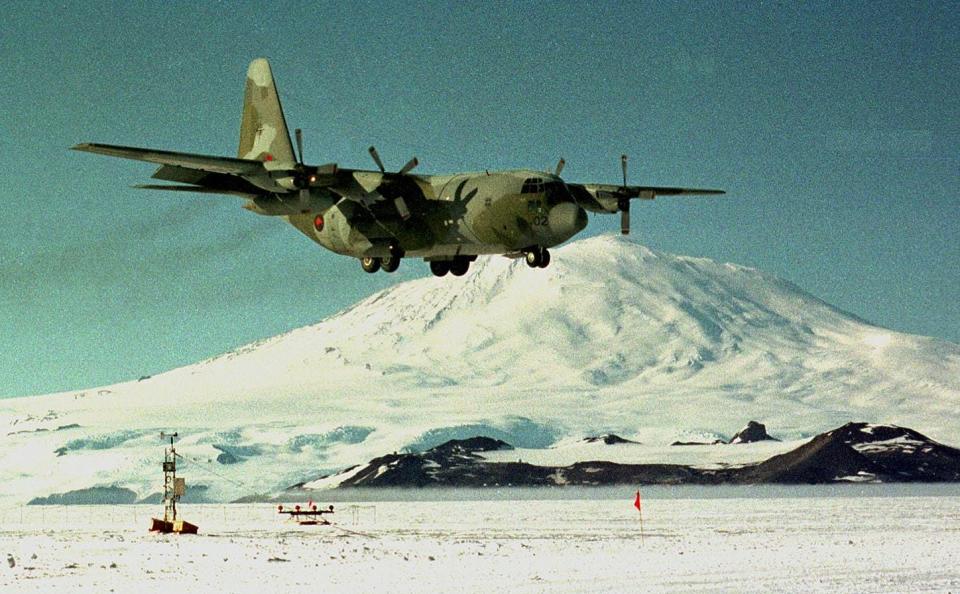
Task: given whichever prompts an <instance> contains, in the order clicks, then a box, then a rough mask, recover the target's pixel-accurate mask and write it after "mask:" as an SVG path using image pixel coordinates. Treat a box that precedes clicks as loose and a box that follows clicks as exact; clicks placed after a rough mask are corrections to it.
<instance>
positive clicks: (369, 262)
mask: <svg viewBox="0 0 960 594" xmlns="http://www.w3.org/2000/svg"><path fill="white" fill-rule="evenodd" d="M360 267H361V268H363V271H364V272H369V273H370V274H373V273H374V272H376V271H378V270H380V258H373V257H370V256H367V257H366V258H360Z"/></svg>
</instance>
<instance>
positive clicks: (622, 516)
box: [0, 487, 960, 593]
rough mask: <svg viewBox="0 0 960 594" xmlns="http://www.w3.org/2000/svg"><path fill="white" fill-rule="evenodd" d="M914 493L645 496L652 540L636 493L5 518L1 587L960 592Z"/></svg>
mask: <svg viewBox="0 0 960 594" xmlns="http://www.w3.org/2000/svg"><path fill="white" fill-rule="evenodd" d="M884 489H886V490H884ZM911 489H914V490H915V491H916V492H911ZM911 489H903V488H900V489H889V488H888V487H875V488H873V489H868V490H865V491H862V492H863V493H869V494H872V495H871V496H865V497H858V496H855V495H856V494H857V493H861V491H857V487H850V489H849V490H844V491H838V490H837V489H822V490H816V489H813V490H807V491H805V494H804V496H788V497H767V496H764V493H767V494H769V493H770V492H769V491H763V490H758V491H757V493H758V496H757V497H756V498H743V497H740V496H734V497H726V498H714V497H710V496H709V495H707V498H699V497H698V498H681V499H666V498H660V497H659V496H657V493H658V492H659V493H664V492H665V491H663V490H660V491H657V490H656V489H651V490H645V491H644V493H646V495H645V498H644V500H643V506H644V538H643V539H642V540H641V538H640V531H639V521H638V514H637V512H636V510H635V509H634V508H633V507H632V493H631V492H629V490H624V493H623V495H624V496H623V498H619V499H609V498H607V497H609V496H610V495H609V493H610V491H606V492H605V494H604V495H603V497H604V498H603V499H587V500H537V499H527V500H512V501H511V500H486V501H475V500H474V501H436V502H430V501H404V502H398V501H392V502H382V501H379V502H363V503H349V502H344V503H336V504H335V506H336V509H337V514H335V516H334V519H335V520H336V522H337V523H338V527H302V526H298V525H296V524H292V523H289V522H288V521H285V520H281V519H278V517H277V514H276V511H275V508H274V507H273V506H272V505H267V504H264V505H256V506H248V505H210V506H186V505H185V506H183V517H184V518H185V519H187V520H190V521H192V522H195V523H197V524H199V525H200V528H201V535H199V536H195V537H187V536H180V537H176V536H158V535H152V534H148V533H147V532H146V526H147V523H148V521H149V520H148V518H149V516H150V515H151V514H153V513H156V512H158V511H160V508H159V506H121V507H105V506H90V507H71V508H64V507H49V508H40V507H27V508H7V509H4V510H0V557H2V558H0V591H3V592H5V593H6V592H11V593H12V592H48V591H53V590H54V589H56V591H63V592H70V591H97V592H108V591H111V590H113V591H116V592H131V591H137V592H169V591H177V592H211V591H218V592H260V593H262V592H290V591H293V590H294V589H300V588H304V589H306V590H305V591H325V592H330V591H334V592H372V591H377V592H435V591H437V592H444V591H446V592H450V591H456V592H506V591H510V592H544V591H549V592H586V591H589V592H628V591H640V592H643V591H657V592H661V591H666V592H689V591H693V592H703V591H711V592H837V591H856V592H929V591H936V592H946V591H957V590H958V589H960V567H958V566H960V564H958V561H960V522H958V520H960V490H956V489H954V490H952V491H951V489H950V488H947V489H946V490H945V491H946V492H945V493H944V492H941V493H940V494H938V495H935V496H931V495H924V494H922V488H911ZM651 492H652V493H653V494H652V495H651V494H650V493H651ZM691 492H693V493H696V492H699V493H701V494H709V493H745V492H749V491H745V490H739V491H731V490H726V491H725V490H723V489H719V490H714V491H711V490H700V491H696V490H694V491H691ZM394 493H396V492H394ZM510 493H511V492H509V491H507V492H501V494H502V495H504V496H507V497H509V494H510ZM598 493H604V492H603V491H598ZM785 493H787V494H789V493H791V491H790V490H785ZM818 493H819V494H820V495H819V496H818V495H817V494H818ZM838 493H840V495H838ZM883 493H887V495H886V496H876V495H878V494H881V495H882V494H883ZM321 505H325V503H323V502H321ZM352 506H354V507H352ZM351 508H352V509H351ZM354 513H355V514H356V515H354ZM354 520H356V521H355V522H354ZM34 556H35V557H34ZM10 557H12V558H13V559H14V563H15V566H14V567H9V561H8V558H10Z"/></svg>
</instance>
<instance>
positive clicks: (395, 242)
mask: <svg viewBox="0 0 960 594" xmlns="http://www.w3.org/2000/svg"><path fill="white" fill-rule="evenodd" d="M401 181H402V183H404V187H403V188H396V187H391V184H390V183H382V184H380V185H379V186H378V187H377V188H376V189H375V190H374V191H373V192H371V193H369V194H367V196H368V197H369V200H368V204H367V205H366V206H365V205H364V204H361V203H358V202H357V201H356V200H339V199H338V197H337V195H336V194H335V192H336V189H334V190H333V191H331V192H329V195H325V196H311V206H312V208H311V209H310V212H307V213H302V214H292V215H289V216H287V220H288V221H289V222H290V224H292V225H293V226H294V227H296V228H297V229H298V230H300V231H301V232H302V233H303V234H304V235H306V236H307V237H309V238H310V239H312V240H313V241H316V242H317V243H319V244H320V245H322V246H324V247H325V248H327V249H329V250H331V251H333V252H336V253H338V254H343V255H348V256H354V257H358V258H359V257H365V256H373V257H386V256H389V255H390V254H391V253H395V252H396V250H397V249H398V248H399V250H400V251H402V253H403V254H404V255H405V256H407V257H416V258H426V259H428V260H431V259H444V258H452V257H454V256H475V255H481V254H504V253H507V254H509V253H516V254H517V255H519V254H520V252H521V251H522V250H524V249H525V248H530V247H532V246H541V247H553V246H555V245H558V244H560V243H563V242H564V241H566V240H568V239H570V238H571V237H573V236H574V235H576V234H577V233H578V232H579V231H581V230H582V229H583V228H584V227H586V224H587V214H586V212H585V211H584V210H583V209H582V208H581V207H580V206H579V205H578V204H577V203H576V201H575V200H574V198H573V196H572V195H571V194H570V191H569V190H568V189H567V187H566V185H565V184H564V183H563V182H562V181H561V180H560V178H558V177H556V176H552V175H550V174H546V173H543V172H536V171H506V172H490V173H487V172H484V173H468V174H457V175H448V176H414V175H410V176H406V180H405V181H404V180H401ZM344 190H347V189H346V188H344ZM345 193H346V192H345ZM395 195H402V196H403V198H404V200H405V202H406V204H407V205H408V208H409V211H410V216H409V217H408V218H407V219H406V220H403V219H400V218H397V217H396V216H395V215H394V216H384V217H381V216H377V211H378V210H379V209H386V210H392V209H393V208H395V207H394V202H393V199H392V197H393V196H395Z"/></svg>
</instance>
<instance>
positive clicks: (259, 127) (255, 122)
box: [237, 58, 297, 164]
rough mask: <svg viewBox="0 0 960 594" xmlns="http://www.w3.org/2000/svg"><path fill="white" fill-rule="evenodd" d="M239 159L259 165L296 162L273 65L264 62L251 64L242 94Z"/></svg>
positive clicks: (258, 61) (256, 61)
mask: <svg viewBox="0 0 960 594" xmlns="http://www.w3.org/2000/svg"><path fill="white" fill-rule="evenodd" d="M237 156H238V157H240V158H241V159H253V160H257V161H277V162H278V164H279V163H284V164H293V163H296V162H297V159H296V156H294V153H293V145H292V144H290V133H289V132H288V131H287V122H286V121H285V120H284V117H283V107H282V106H281V105H280V96H279V95H278V94H277V85H276V84H275V83H274V82H273V72H271V70H270V63H269V62H267V60H266V59H264V58H257V59H256V60H254V61H253V62H250V67H249V68H248V69H247V83H246V87H245V89H244V94H243V119H242V120H241V121H240V147H239V149H238V150H237Z"/></svg>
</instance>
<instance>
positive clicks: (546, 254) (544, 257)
mask: <svg viewBox="0 0 960 594" xmlns="http://www.w3.org/2000/svg"><path fill="white" fill-rule="evenodd" d="M538 266H539V267H540V268H546V267H547V266H550V250H548V249H547V248H543V253H542V254H540V264H538Z"/></svg>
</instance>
